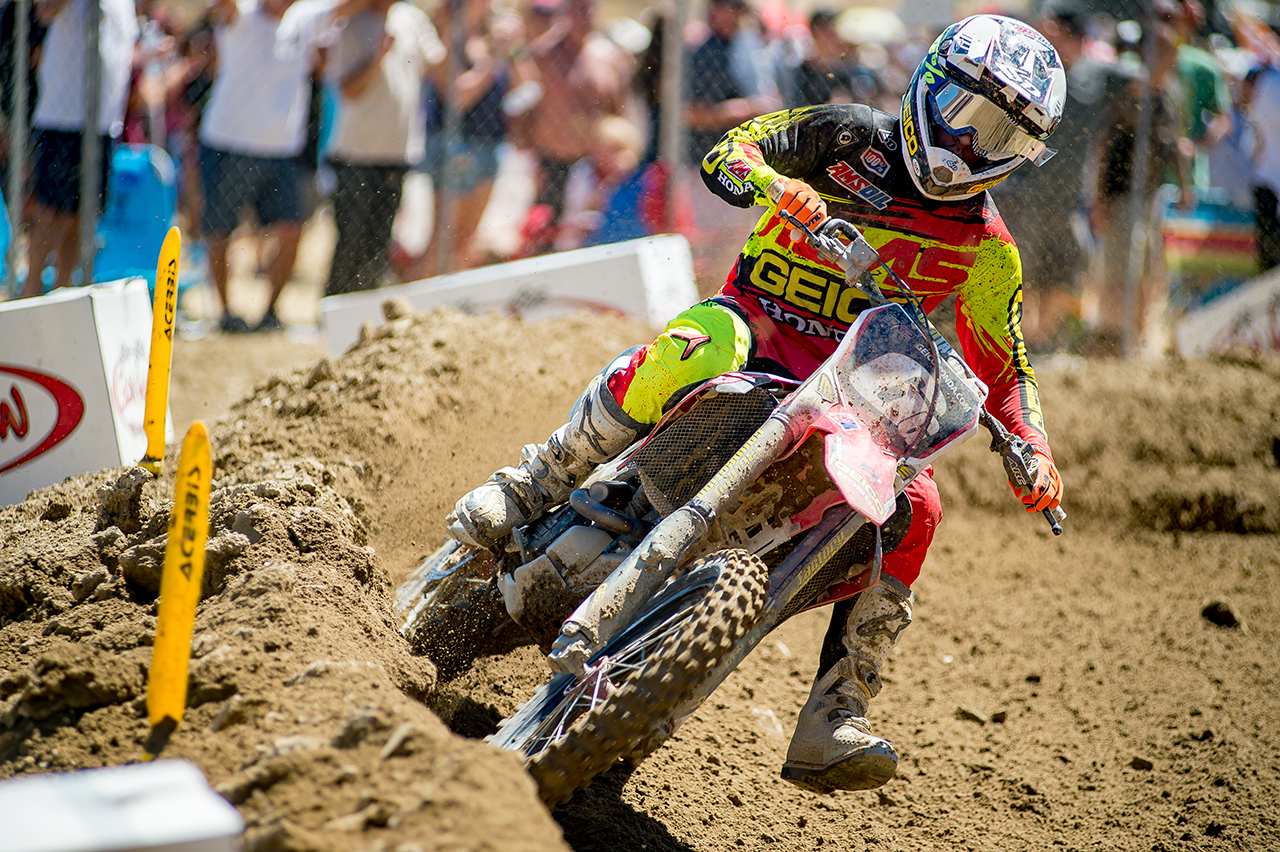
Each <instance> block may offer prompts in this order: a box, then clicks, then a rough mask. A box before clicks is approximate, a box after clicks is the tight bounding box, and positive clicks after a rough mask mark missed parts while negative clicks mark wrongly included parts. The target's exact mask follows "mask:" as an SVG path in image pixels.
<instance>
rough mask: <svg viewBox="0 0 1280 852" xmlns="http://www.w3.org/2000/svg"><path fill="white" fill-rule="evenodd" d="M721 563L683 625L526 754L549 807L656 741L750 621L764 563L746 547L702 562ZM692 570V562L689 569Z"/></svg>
mask: <svg viewBox="0 0 1280 852" xmlns="http://www.w3.org/2000/svg"><path fill="white" fill-rule="evenodd" d="M712 560H719V561H722V562H723V563H724V565H723V567H722V568H721V570H720V573H719V576H718V578H717V580H716V581H715V583H714V585H713V586H712V587H711V589H710V590H709V591H708V593H707V594H706V596H705V597H704V598H703V599H702V600H700V601H699V602H698V603H697V604H696V605H695V606H694V607H693V609H692V611H691V612H690V614H689V616H688V617H687V618H686V619H685V622H684V624H683V625H681V626H680V628H679V629H678V630H677V631H676V632H675V633H674V634H673V635H671V636H669V637H667V639H666V640H665V641H664V642H663V644H662V645H661V646H660V647H659V648H658V650H657V652H656V653H654V655H653V656H652V657H650V658H649V660H648V661H647V662H646V663H645V664H644V666H643V667H641V669H640V670H639V671H638V672H637V673H636V674H635V675H634V676H633V677H631V678H630V679H628V680H627V681H626V682H625V683H624V684H623V685H622V686H621V688H620V689H619V690H618V692H617V693H615V694H614V695H613V696H612V697H611V698H609V699H608V700H606V701H604V702H603V703H601V704H599V705H597V706H596V707H594V708H592V709H591V710H588V711H587V712H585V713H583V714H582V716H580V717H579V718H578V719H577V720H575V721H574V723H573V724H572V725H571V726H570V727H569V729H568V730H567V731H566V732H565V735H564V736H563V737H562V738H560V739H559V740H557V741H556V742H554V743H552V744H550V745H549V746H547V747H546V748H545V749H543V750H542V751H540V752H539V753H537V754H535V755H531V756H530V758H529V759H528V761H527V766H528V769H529V773H530V774H531V775H532V776H533V778H534V781H536V782H537V784H538V792H539V794H540V795H541V797H542V800H543V801H544V802H546V804H547V806H548V807H554V806H555V805H557V804H560V803H562V802H564V801H567V800H568V799H569V797H570V796H572V795H573V793H574V791H576V790H578V789H580V788H582V787H585V786H586V785H587V784H589V783H590V782H591V780H592V779H593V778H595V776H596V775H598V774H600V773H601V772H604V771H605V770H607V769H609V768H610V767H611V766H613V764H614V763H615V762H616V761H617V760H618V759H619V758H620V757H623V756H625V755H627V754H629V753H632V752H634V750H635V748H636V745H637V744H639V743H642V742H643V743H647V744H648V746H649V747H648V748H647V750H646V751H651V750H652V749H653V748H656V743H655V742H654V741H653V740H654V737H655V735H659V734H660V726H662V725H664V724H665V723H666V722H667V721H668V719H667V717H668V716H669V715H670V714H671V712H672V711H673V710H675V709H676V708H678V707H680V706H681V705H683V704H684V703H685V701H686V699H687V698H688V697H689V696H691V695H692V694H693V693H694V691H695V690H696V689H697V688H698V687H699V686H700V685H701V684H702V683H703V681H705V680H706V678H707V677H709V676H710V675H711V673H712V672H714V671H715V669H716V666H717V665H718V663H719V660H720V657H721V656H722V655H723V654H725V653H726V652H728V651H729V650H730V649H731V648H732V647H733V645H734V643H735V642H737V641H738V640H739V639H740V638H742V637H743V636H744V635H745V634H746V633H747V631H748V630H750V629H751V628H752V627H753V626H754V625H755V622H756V620H757V619H758V618H759V615H760V611H761V609H762V608H763V606H764V601H765V593H766V591H767V586H768V580H769V570H768V568H767V567H766V566H765V564H764V563H763V562H762V561H761V560H760V558H759V557H758V556H755V555H754V554H752V553H749V552H748V551H745V550H740V549H730V550H721V551H717V552H715V553H712V554H709V555H707V556H705V557H703V559H702V560H700V563H707V562H711V561H712ZM690 570H692V568H691V569H690Z"/></svg>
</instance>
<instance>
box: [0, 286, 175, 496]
mask: <svg viewBox="0 0 1280 852" xmlns="http://www.w3.org/2000/svg"><path fill="white" fill-rule="evenodd" d="M150 345H151V299H150V296H149V295H148V290H147V283H146V281H144V280H143V279H141V278H134V279H130V280H127V281H115V282H110V283H107V284H100V285H96V286H93V287H83V288H68V289H62V290H55V291H54V292H53V293H50V294H49V295H47V296H40V297H38V298H34V299H21V300H17V301H10V302H0V505H9V504H12V503H17V502H19V501H21V500H23V499H25V498H26V496H27V494H28V493H29V492H30V491H31V490H32V489H35V488H42V487H44V486H46V485H52V484H54V483H57V482H61V481H62V480H63V479H65V478H67V477H68V476H75V475H77V474H81V473H87V472H89V471H93V470H101V469H103V468H109V467H121V466H124V465H130V464H135V463H137V461H138V460H139V459H141V458H142V456H143V454H145V452H146V449H147V439H146V434H145V432H144V431H143V428H142V424H143V416H144V409H145V399H146V387H147V355H148V349H149V347H150ZM167 431H168V433H169V434H170V435H171V434H172V424H169V425H168V430H167Z"/></svg>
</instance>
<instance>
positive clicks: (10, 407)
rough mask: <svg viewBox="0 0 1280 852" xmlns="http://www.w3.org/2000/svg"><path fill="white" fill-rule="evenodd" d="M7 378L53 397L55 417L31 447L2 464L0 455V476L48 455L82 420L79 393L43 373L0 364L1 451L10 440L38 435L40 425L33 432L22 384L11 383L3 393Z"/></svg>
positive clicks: (81, 404)
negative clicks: (29, 384) (32, 385)
mask: <svg viewBox="0 0 1280 852" xmlns="http://www.w3.org/2000/svg"><path fill="white" fill-rule="evenodd" d="M7 377H16V378H18V379H23V380H25V382H30V383H32V384H34V385H36V386H37V387H38V388H39V389H40V390H43V391H44V392H45V393H47V394H49V396H51V397H53V403H54V417H53V424H52V426H51V427H50V428H49V431H48V433H47V434H45V436H44V437H43V438H41V439H40V441H39V442H38V443H37V444H36V445H35V446H34V447H32V448H31V449H29V450H27V451H26V452H24V453H22V454H21V455H19V456H18V457H16V458H13V459H10V460H9V461H4V460H3V453H0V473H4V472H5V471H7V470H13V469H14V468H15V467H18V466H19V465H22V464H26V463H27V462H29V461H31V460H32V459H34V458H36V457H37V456H40V455H43V454H44V453H47V452H49V450H51V449H53V448H54V447H55V446H57V445H58V443H59V442H61V441H62V439H63V438H66V437H67V436H68V435H70V434H71V433H72V432H73V431H75V428H76V427H77V426H79V425H80V420H81V418H83V417H84V400H83V399H82V398H81V397H80V393H79V391H77V390H76V389H75V388H73V387H72V386H71V385H69V384H67V383H66V382H64V381H63V380H62V379H59V378H57V377H56V376H50V375H48V374H46V373H38V372H36V371H35V370H28V369H25V368H22V367H13V366H9V365H7V364H0V448H3V446H4V443H5V442H6V441H9V440H11V439H12V438H18V439H19V440H21V439H23V438H26V437H27V436H28V435H30V434H33V433H34V434H35V435H40V424H38V423H37V424H34V425H35V427H36V428H35V429H34V430H33V429H32V426H33V424H32V422H31V421H32V414H33V412H32V411H30V409H29V406H28V404H27V396H26V394H25V393H24V387H23V385H24V384H25V382H14V381H10V382H8V385H9V387H8V389H7V390H4V385H5V381H4V380H5V379H6V378H7ZM25 390H27V391H29V390H30V389H29V388H26V389H25ZM41 419H44V418H41Z"/></svg>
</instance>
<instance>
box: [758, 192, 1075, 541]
mask: <svg viewBox="0 0 1280 852" xmlns="http://www.w3.org/2000/svg"><path fill="white" fill-rule="evenodd" d="M782 193H783V184H782V181H780V180H775V181H774V182H773V183H771V184H769V187H768V189H766V190H765V194H766V195H767V196H768V197H769V198H770V199H771V200H772V201H773V202H774V204H777V203H778V199H779V198H781V197H782ZM777 212H778V215H779V216H780V217H781V218H783V219H785V220H786V221H787V222H789V223H790V224H791V225H792V227H794V228H797V229H798V230H799V231H800V232H801V233H803V234H804V235H805V237H806V238H808V240H809V242H810V243H811V244H812V245H813V247H814V248H816V249H817V250H818V254H820V255H821V256H822V257H823V258H824V259H826V260H828V261H830V262H832V263H834V264H835V265H836V266H838V267H840V270H841V271H842V272H844V275H845V281H846V282H848V283H849V284H851V285H852V286H854V287H857V288H858V290H859V291H861V292H862V293H863V294H864V295H866V296H867V297H868V298H869V299H870V300H871V302H872V304H885V303H886V302H888V301H889V300H888V299H887V298H885V296H884V294H883V293H881V292H880V290H879V288H878V287H876V286H875V285H874V283H873V282H868V283H864V282H863V281H860V280H859V279H860V278H861V277H862V273H864V272H866V271H867V270H869V269H870V268H871V267H872V266H874V265H876V264H877V263H878V264H880V265H881V266H884V269H885V272H886V274H888V275H892V276H893V277H894V278H895V279H896V281H897V284H898V286H899V287H900V288H901V289H902V290H903V295H905V296H907V297H908V298H909V299H910V298H912V297H913V296H914V294H912V293H911V291H910V288H909V287H907V285H906V282H904V281H902V280H901V279H899V278H898V277H897V276H896V275H894V273H893V270H892V269H890V268H889V267H888V266H887V265H886V264H885V263H884V261H882V260H881V259H880V254H879V253H878V252H877V251H876V250H875V249H874V248H872V247H871V245H870V244H869V243H868V242H867V240H866V238H865V237H863V236H862V232H861V231H859V230H858V228H857V227H856V226H855V225H854V224H853V223H851V222H846V221H845V220H843V219H835V218H829V219H827V220H826V221H825V222H823V223H822V224H820V225H819V226H818V227H817V228H816V229H813V228H810V227H809V226H807V225H805V224H804V223H803V222H801V221H800V220H799V219H797V218H796V217H795V216H792V215H791V214H790V213H787V212H786V211H785V210H778V211H777ZM920 312H921V315H922V316H923V313H924V311H923V309H921V311H920ZM926 334H927V335H928V337H929V341H930V343H932V342H933V336H932V334H929V333H928V330H927V329H926ZM937 357H938V356H937V352H936V351H935V352H934V358H935V363H936V359H937ZM934 390H935V397H936V393H937V387H936V385H935V389H934ZM932 408H933V406H932V405H930V415H931V416H932ZM979 417H980V419H981V421H982V425H983V426H985V427H986V428H987V431H989V432H990V433H991V451H992V452H993V453H999V454H1000V460H1001V461H1002V462H1003V463H1004V469H1005V473H1006V474H1008V477H1009V481H1010V482H1011V483H1013V484H1014V485H1015V486H1016V487H1019V488H1028V489H1029V488H1030V487H1031V483H1033V482H1035V479H1036V473H1037V472H1038V471H1039V468H1040V460H1039V459H1038V458H1037V457H1036V453H1035V448H1034V447H1032V446H1031V445H1030V444H1028V443H1027V442H1026V441H1024V440H1023V439H1022V438H1019V437H1018V436H1017V435H1014V434H1013V433H1012V432H1010V431H1009V430H1007V429H1005V428H1004V426H1003V425H1001V423H1000V422H999V421H998V420H996V419H995V418H994V417H992V416H991V415H990V414H989V413H988V412H987V410H986V408H983V409H982V413H981V414H980V415H979ZM1043 514H1044V517H1045V520H1046V521H1048V522H1049V528H1050V529H1052V530H1053V534H1054V535H1062V521H1063V520H1064V519H1066V517H1067V513H1066V512H1065V511H1064V510H1063V509H1062V507H1061V506H1055V507H1054V508H1052V509H1045V510H1044V511H1043Z"/></svg>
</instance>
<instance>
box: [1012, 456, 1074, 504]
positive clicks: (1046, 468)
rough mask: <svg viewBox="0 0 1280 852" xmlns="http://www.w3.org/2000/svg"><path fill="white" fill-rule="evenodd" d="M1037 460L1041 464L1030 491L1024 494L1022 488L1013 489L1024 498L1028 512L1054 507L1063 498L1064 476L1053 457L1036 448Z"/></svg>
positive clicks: (1023, 501)
mask: <svg viewBox="0 0 1280 852" xmlns="http://www.w3.org/2000/svg"><path fill="white" fill-rule="evenodd" d="M1036 461H1037V462H1039V466H1038V467H1037V469H1036V476H1035V482H1033V483H1032V485H1031V489H1030V491H1029V492H1028V493H1025V494H1024V493H1023V490H1022V489H1021V488H1016V487H1015V488H1014V489H1013V493H1014V494H1017V495H1018V497H1019V498H1020V499H1021V500H1022V503H1023V505H1025V506H1026V507H1027V511H1028V512H1043V511H1044V510H1045V509H1053V508H1055V507H1056V506H1057V505H1058V503H1059V502H1061V500H1062V477H1061V476H1060V475H1059V474H1058V468H1057V466H1055V465H1054V463H1053V459H1051V458H1049V457H1048V456H1046V455H1045V454H1044V453H1042V452H1040V451H1039V450H1036Z"/></svg>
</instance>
